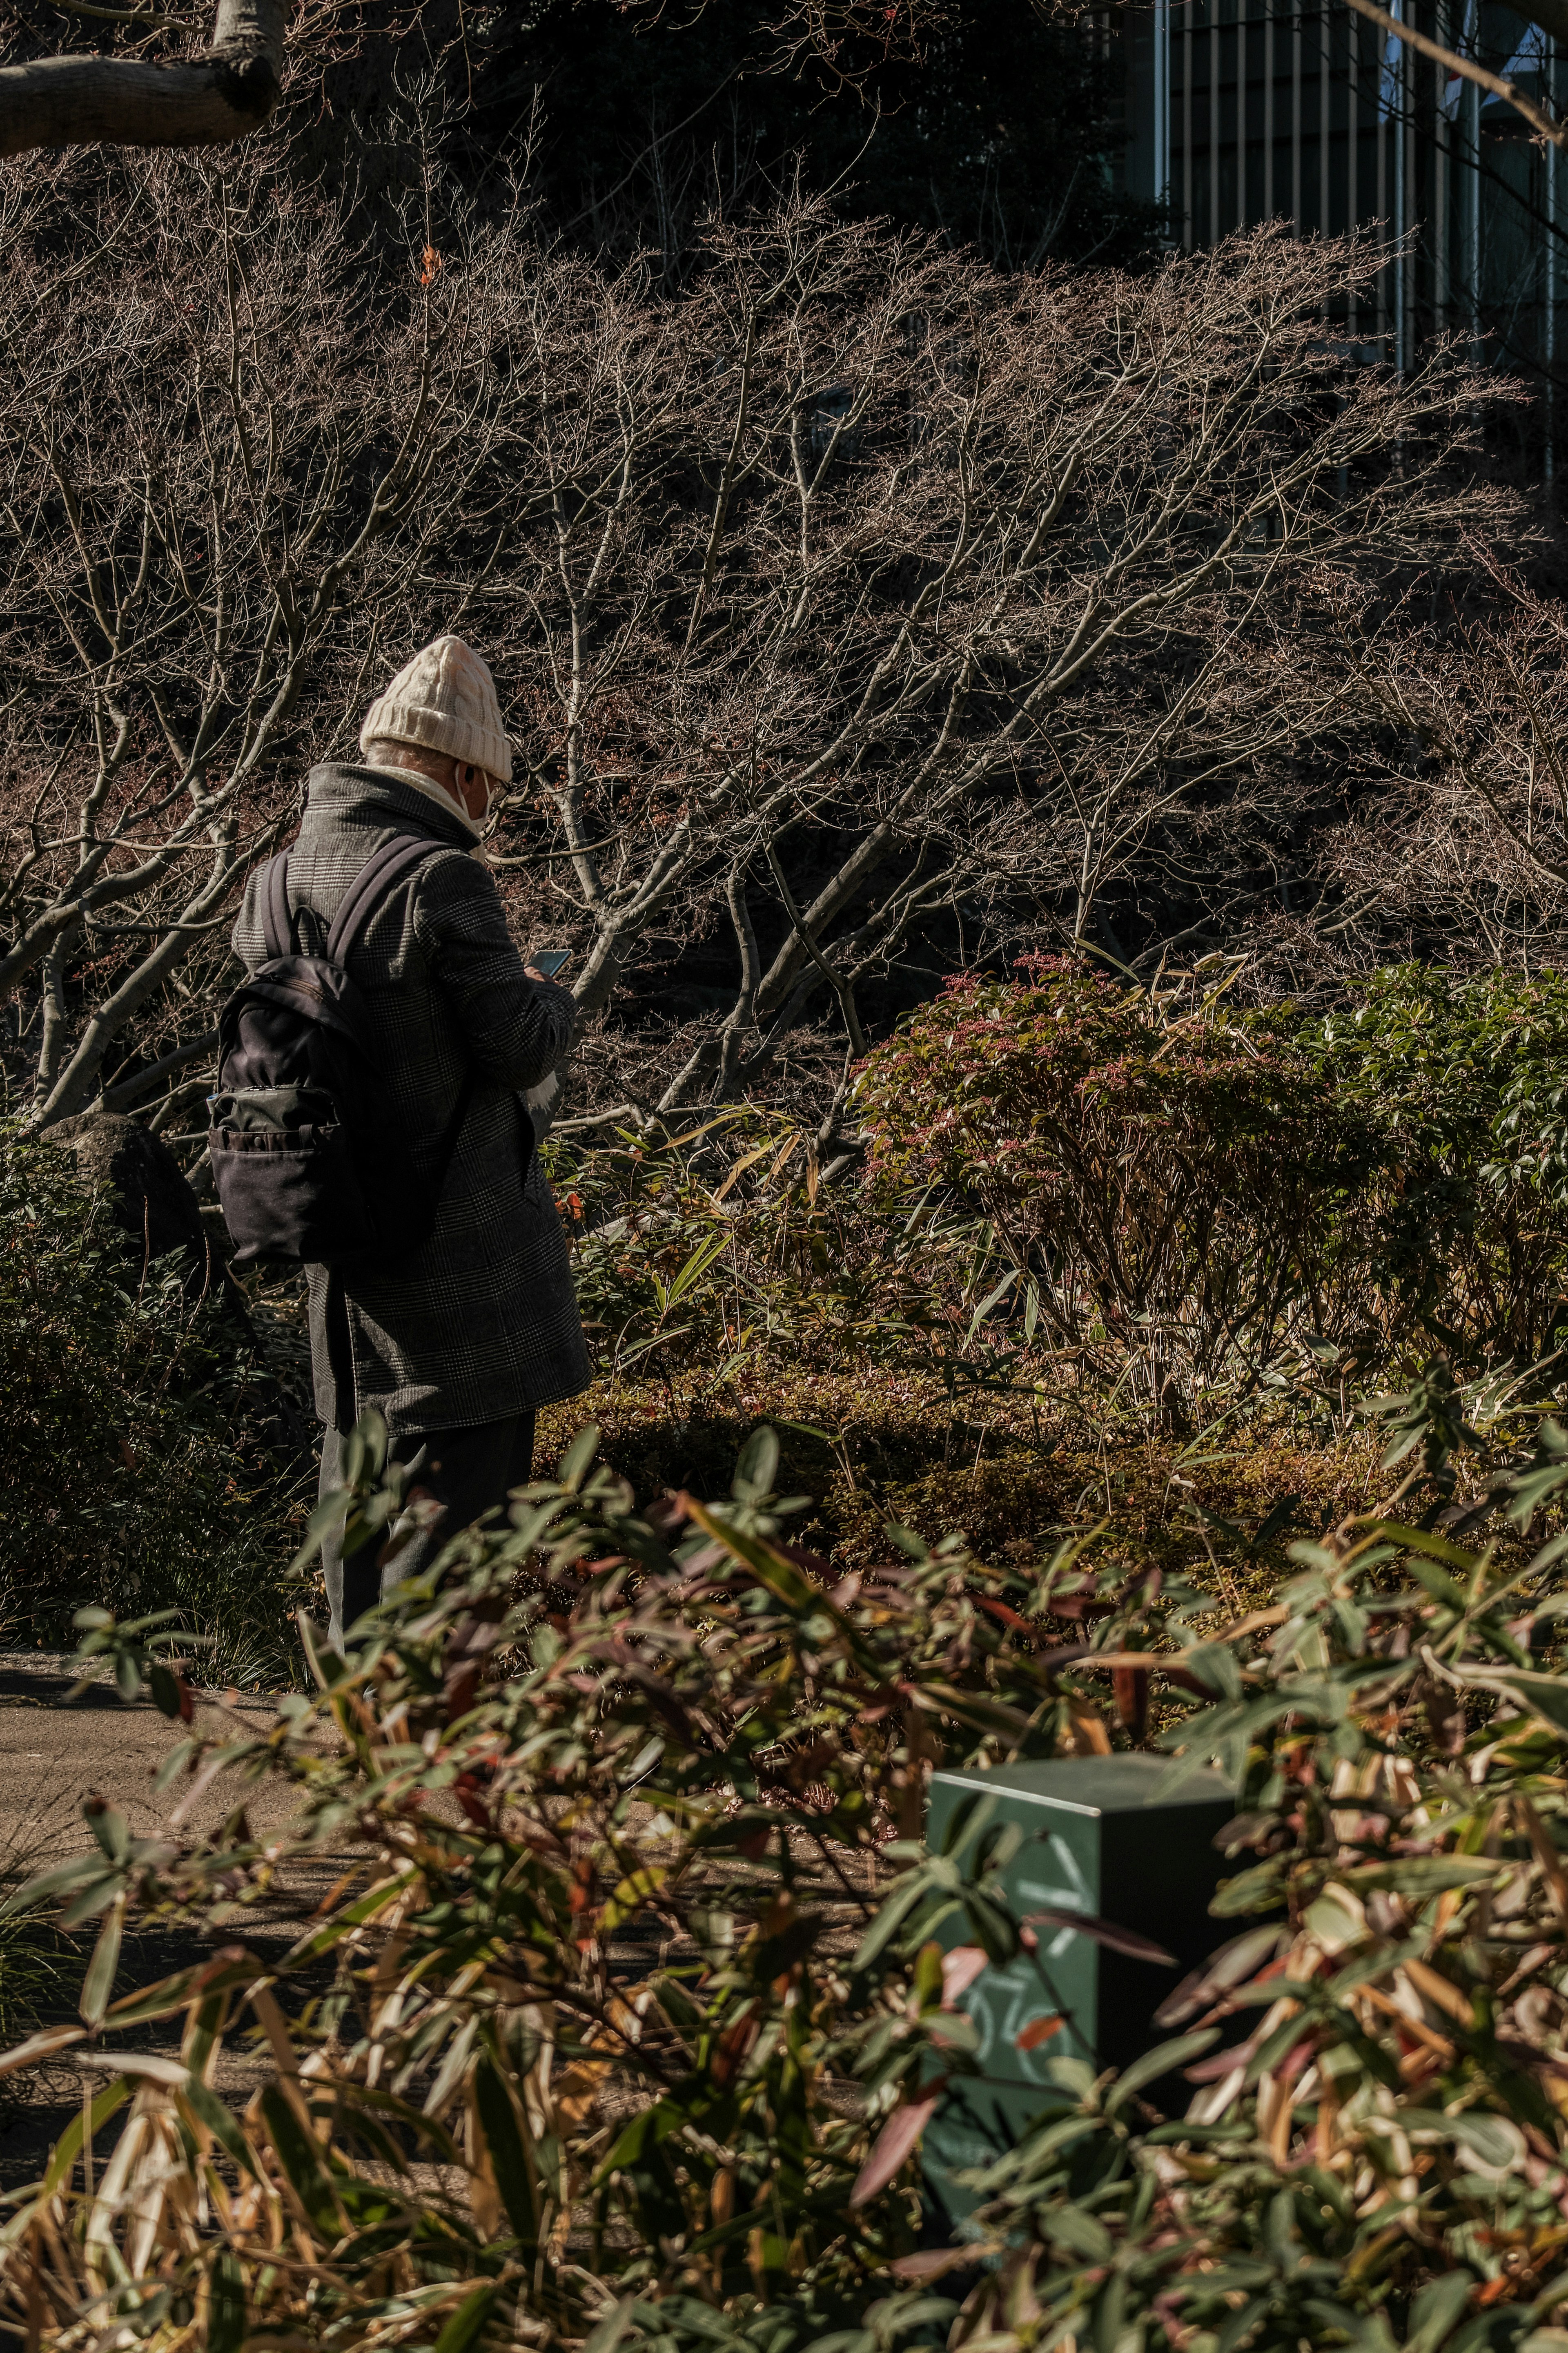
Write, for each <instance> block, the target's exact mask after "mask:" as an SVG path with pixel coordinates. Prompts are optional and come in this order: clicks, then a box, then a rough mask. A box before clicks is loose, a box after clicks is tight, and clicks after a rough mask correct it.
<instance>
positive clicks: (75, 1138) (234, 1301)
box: [46, 1111, 249, 1325]
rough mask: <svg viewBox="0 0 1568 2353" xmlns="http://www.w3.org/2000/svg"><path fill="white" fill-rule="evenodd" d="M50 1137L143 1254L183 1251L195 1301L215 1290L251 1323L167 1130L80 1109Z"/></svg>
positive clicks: (183, 1274)
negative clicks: (106, 1199) (67, 1150)
mask: <svg viewBox="0 0 1568 2353" xmlns="http://www.w3.org/2000/svg"><path fill="white" fill-rule="evenodd" d="M46 1136H47V1141H48V1142H49V1143H50V1144H63V1145H68V1146H69V1148H70V1150H71V1151H72V1152H74V1153H75V1155H76V1159H77V1166H78V1167H79V1170H80V1171H81V1175H82V1176H83V1178H84V1180H85V1181H86V1182H87V1184H89V1186H90V1187H92V1188H93V1189H94V1191H100V1190H101V1191H103V1192H105V1193H107V1194H108V1196H109V1198H110V1202H111V1204H112V1207H113V1213H114V1221H115V1223H116V1225H118V1226H119V1227H120V1229H121V1232H122V1233H123V1234H124V1236H125V1238H126V1240H127V1241H128V1242H129V1243H130V1245H131V1248H132V1252H133V1254H134V1255H135V1256H136V1257H138V1258H141V1259H143V1260H146V1261H152V1260H153V1259H160V1258H167V1257H169V1256H170V1254H171V1253H172V1252H174V1251H178V1252H179V1255H180V1260H181V1266H180V1280H181V1282H182V1284H183V1286H184V1293H185V1296H186V1298H187V1299H188V1300H190V1301H192V1302H193V1303H194V1302H195V1300H197V1299H199V1298H200V1297H201V1295H202V1293H203V1292H204V1291H209V1292H210V1291H216V1292H217V1293H219V1294H220V1295H221V1296H222V1297H223V1298H224V1300H225V1301H226V1303H228V1304H229V1305H230V1307H231V1312H232V1310H235V1309H237V1311H238V1314H239V1316H240V1317H241V1318H243V1320H244V1321H245V1323H246V1324H247V1325H248V1323H249V1317H248V1316H247V1315H246V1313H245V1303H244V1302H243V1300H240V1299H239V1298H237V1296H236V1295H235V1294H234V1292H233V1286H232V1285H231V1284H230V1283H229V1282H226V1279H225V1270H224V1265H223V1260H222V1258H221V1256H220V1254H219V1252H218V1251H217V1250H216V1249H215V1247H214V1246H213V1243H212V1242H211V1240H209V1239H208V1235H207V1231H206V1228H205V1224H204V1222H203V1219H202V1213H201V1210H200V1208H198V1206H197V1203H196V1197H195V1194H194V1193H193V1192H192V1190H191V1188H190V1186H189V1185H188V1184H187V1183H186V1181H185V1176H184V1170H183V1169H182V1168H181V1166H180V1164H179V1162H178V1161H177V1160H176V1159H175V1157H174V1154H173V1153H172V1152H171V1151H170V1149H169V1147H168V1145H166V1144H165V1143H164V1142H163V1138H162V1136H158V1135H153V1134H149V1133H148V1131H147V1129H146V1128H144V1127H139V1126H138V1125H137V1124H136V1122H135V1121H134V1120H133V1119H128V1118H126V1117H125V1115H124V1114H123V1113H120V1112H112V1111H83V1112H78V1113H77V1114H76V1115H75V1117H74V1118H72V1119H62V1120H58V1121H57V1122H56V1123H55V1124H54V1125H53V1126H52V1127H50V1128H48V1129H47V1130H46Z"/></svg>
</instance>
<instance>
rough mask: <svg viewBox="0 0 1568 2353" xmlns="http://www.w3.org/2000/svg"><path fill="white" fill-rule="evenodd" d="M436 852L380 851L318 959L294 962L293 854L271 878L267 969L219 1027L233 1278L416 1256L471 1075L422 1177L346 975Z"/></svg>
mask: <svg viewBox="0 0 1568 2353" xmlns="http://www.w3.org/2000/svg"><path fill="white" fill-rule="evenodd" d="M438 847H439V844H438V843H436V842H433V841H430V840H428V839H417V840H416V839H413V838H412V837H411V836H409V835H406V834H404V835H399V836H397V837H395V839H393V840H391V841H388V842H385V843H384V845H383V846H382V848H381V849H378V850H376V851H375V852H374V855H373V856H372V857H371V858H369V859H368V860H366V862H365V864H364V865H363V867H362V868H361V870H360V871H359V873H358V874H357V875H356V876H355V878H354V880H353V881H352V882H351V883H350V885H349V887H348V889H347V891H346V892H344V893H343V899H342V905H341V906H340V907H339V909H338V912H337V913H336V915H335V916H334V918H333V920H332V925H331V931H330V932H329V933H328V935H327V944H326V950H325V953H324V954H323V955H319V956H309V955H296V954H295V953H294V927H293V922H292V919H291V917H290V915H289V853H288V851H287V850H282V851H280V852H279V855H278V856H277V857H276V858H274V859H273V860H272V861H271V863H270V864H269V865H268V869H267V871H266V873H265V875H264V876H263V878H262V883H261V893H260V902H261V918H262V926H263V931H264V934H265V937H266V942H267V956H268V961H267V962H266V963H265V964H263V965H258V966H257V968H256V970H255V971H254V972H253V973H252V974H251V975H250V976H249V977H248V978H247V980H245V981H244V982H242V984H241V985H240V987H238V988H237V989H236V990H235V992H234V995H233V996H232V997H230V998H229V1000H228V1002H227V1004H226V1006H225V1007H224V1008H223V1012H222V1014H221V1016H220V1017H219V1021H218V1050H217V1092H216V1094H213V1095H210V1096H209V1097H208V1098H207V1102H208V1108H209V1113H210V1117H211V1126H210V1128H209V1131H208V1135H207V1152H208V1155H209V1156H210V1158H211V1161H212V1169H213V1177H214V1180H215V1182H216V1186H217V1197H218V1199H219V1201H220V1202H221V1203H222V1205H223V1214H224V1219H225V1222H226V1225H227V1227H228V1230H229V1234H230V1236H231V1238H232V1239H233V1240H234V1242H235V1243H236V1245H237V1249H236V1253H235V1258H234V1261H233V1262H234V1264H235V1265H236V1266H237V1267H247V1266H253V1265H255V1264H256V1263H257V1261H258V1260H262V1259H270V1260H281V1261H285V1262H288V1263H298V1262H300V1261H310V1263H312V1264H315V1265H322V1266H339V1267H345V1268H346V1267H349V1266H352V1265H353V1263H354V1262H355V1261H372V1260H374V1261H377V1262H380V1261H385V1260H389V1259H395V1258H399V1257H401V1256H403V1255H404V1254H405V1252H406V1251H408V1250H415V1249H417V1247H418V1245H419V1244H420V1243H421V1242H422V1241H424V1240H426V1237H427V1236H428V1234H429V1232H430V1229H431V1227H432V1226H433V1224H434V1223H435V1219H436V1210H437V1205H438V1203H439V1201H440V1198H441V1188H442V1187H443V1185H444V1184H445V1183H446V1179H447V1169H448V1167H449V1166H450V1165H451V1159H452V1155H453V1153H454V1151H455V1150H456V1149H457V1144H458V1135H459V1134H461V1132H462V1126H463V1122H464V1120H465V1119H466V1118H467V1116H468V1105H469V1103H471V1102H472V1100H473V1093H474V1085H475V1073H474V1071H473V1070H472V1068H471V1067H470V1069H469V1071H468V1076H467V1077H466V1078H465V1080H464V1082H463V1085H462V1090H461V1092H460V1093H459V1095H458V1104H457V1109H456V1110H455V1111H454V1112H453V1113H452V1117H451V1119H450V1121H449V1122H448V1124H447V1131H446V1134H444V1135H443V1137H442V1139H441V1143H440V1148H439V1150H438V1152H437V1155H436V1160H435V1166H434V1168H433V1171H432V1173H431V1174H430V1175H428V1176H423V1177H422V1176H420V1175H419V1174H418V1173H417V1171H416V1165H415V1160H414V1155H413V1154H412V1152H411V1151H410V1149H409V1143H408V1138H407V1137H406V1136H405V1134H403V1133H402V1132H401V1131H400V1130H399V1128H398V1126H397V1124H396V1123H395V1120H394V1119H393V1118H392V1116H391V1115H390V1108H389V1103H388V1096H387V1090H386V1087H385V1084H384V1081H383V1079H382V1077H381V1074H380V1072H379V1071H377V1069H376V1066H375V1061H374V1056H373V1055H372V1053H371V1050H370V1042H369V1024H368V1021H367V1018H366V1013H365V1005H364V1000H363V997H362V996H361V995H360V992H359V990H358V989H357V988H356V987H355V986H354V983H353V979H352V978H351V977H350V976H349V973H348V971H347V969H346V966H347V965H348V961H349V958H350V956H351V955H353V949H354V947H355V945H356V944H357V942H358V940H359V938H360V936H361V934H363V931H364V928H365V925H366V924H367V923H369V921H370V918H371V917H372V915H373V914H374V913H375V911H376V908H377V907H378V906H379V905H380V904H381V902H382V901H383V900H384V898H385V897H386V896H387V894H388V892H390V891H391V890H392V888H393V886H394V885H395V883H396V882H398V881H401V879H402V878H403V876H404V875H405V874H406V873H407V872H408V871H409V869H410V868H411V867H413V866H416V865H418V863H419V861H420V860H421V859H424V858H426V857H427V856H428V855H429V854H430V852H431V851H432V850H433V849H437V848H438Z"/></svg>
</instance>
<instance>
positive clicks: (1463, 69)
mask: <svg viewBox="0 0 1568 2353" xmlns="http://www.w3.org/2000/svg"><path fill="white" fill-rule="evenodd" d="M1547 4H1548V0H1542V5H1547ZM1345 5H1346V7H1347V8H1353V9H1354V10H1355V12H1356V15H1357V16H1364V17H1365V18H1366V21H1367V23H1368V24H1369V25H1379V26H1382V28H1383V30H1384V32H1385V33H1387V34H1390V35H1391V36H1392V37H1394V39H1395V40H1400V41H1408V42H1409V44H1410V46H1411V47H1412V48H1413V49H1414V50H1415V52H1416V54H1417V55H1418V56H1419V57H1423V58H1432V59H1433V61H1434V63H1435V64H1437V65H1440V66H1447V69H1448V71H1449V72H1450V73H1454V74H1462V75H1463V76H1464V79H1466V81H1473V82H1474V83H1476V84H1477V86H1478V88H1479V89H1481V90H1490V91H1491V93H1492V96H1493V97H1494V98H1504V99H1506V100H1508V102H1509V104H1510V106H1512V107H1515V108H1517V109H1518V111H1519V112H1520V113H1521V114H1522V115H1523V117H1524V119H1525V121H1527V122H1528V123H1529V124H1530V125H1531V129H1532V130H1534V131H1537V132H1539V133H1540V135H1541V137H1542V139H1549V140H1550V141H1551V142H1552V145H1553V147H1568V123H1562V122H1553V121H1552V117H1551V116H1550V115H1549V114H1545V113H1543V112H1542V110H1541V108H1540V107H1539V106H1537V105H1536V103H1535V101H1534V100H1533V99H1529V98H1526V96H1525V94H1524V92H1523V91H1522V90H1521V89H1520V87H1519V85H1518V83H1517V82H1511V81H1505V80H1504V79H1503V77H1502V75H1501V74H1495V73H1492V72H1490V71H1489V69H1487V67H1485V66H1482V65H1478V64H1477V63H1476V60H1475V59H1474V58H1462V57H1461V56H1460V55H1459V53H1458V49H1446V48H1445V47H1443V44H1442V42H1441V41H1434V40H1432V39H1430V38H1429V37H1428V36H1427V35H1426V34H1425V33H1419V32H1417V31H1416V29H1415V26H1414V25H1406V24H1405V23H1404V22H1403V20H1402V19H1401V18H1400V17H1398V16H1390V15H1389V13H1388V11H1387V9H1386V8H1380V7H1378V6H1377V5H1376V0H1345ZM1518 13H1519V14H1520V15H1521V16H1523V15H1524V13H1525V12H1524V11H1523V9H1521V10H1520V11H1519V12H1518ZM1552 15H1553V16H1558V17H1560V18H1561V20H1562V22H1561V29H1562V30H1563V31H1565V32H1568V10H1562V9H1556V8H1553V9H1552ZM1531 20H1532V21H1534V22H1536V23H1541V22H1542V21H1543V20H1542V16H1541V7H1540V5H1534V0H1532V7H1531ZM1546 29H1547V30H1548V31H1549V32H1556V31H1557V30H1559V29H1560V27H1559V26H1554V25H1547V26H1546Z"/></svg>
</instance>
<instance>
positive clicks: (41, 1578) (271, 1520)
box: [0, 1129, 301, 1681]
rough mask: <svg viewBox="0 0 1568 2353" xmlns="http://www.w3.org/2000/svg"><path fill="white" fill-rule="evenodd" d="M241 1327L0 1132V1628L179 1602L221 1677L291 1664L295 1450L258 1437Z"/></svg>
mask: <svg viewBox="0 0 1568 2353" xmlns="http://www.w3.org/2000/svg"><path fill="white" fill-rule="evenodd" d="M257 1384H258V1367H257V1366H255V1364H254V1363H253V1362H251V1361H250V1360H249V1358H248V1355H247V1349H246V1346H245V1344H244V1342H243V1339H242V1338H241V1336H240V1335H239V1334H238V1332H237V1328H236V1326H235V1325H234V1324H230V1323H228V1322H226V1320H225V1319H224V1318H223V1316H222V1315H221V1314H220V1311H219V1307H218V1304H217V1303H216V1301H215V1300H213V1299H210V1298H209V1299H205V1300H204V1301H202V1302H201V1303H199V1304H197V1305H195V1306H194V1307H193V1306H192V1305H190V1304H189V1303H187V1301H186V1299H185V1296H184V1290H183V1288H182V1285H181V1280H180V1269H179V1265H178V1262H177V1261H175V1260H172V1259H170V1260H163V1261H154V1262H153V1263H152V1264H151V1265H143V1264H142V1263H141V1261H140V1260H139V1259H138V1258H137V1257H136V1256H135V1254H134V1253H133V1252H132V1250H130V1249H129V1247H128V1245H127V1244H126V1241H125V1240H124V1238H123V1236H122V1235H121V1232H120V1230H119V1229H118V1228H117V1227H116V1226H115V1225H114V1224H113V1222H112V1219H110V1215H109V1211H108V1208H107V1204H106V1203H105V1202H103V1201H102V1200H101V1199H99V1198H94V1197H93V1196H91V1195H90V1194H89V1192H88V1191H87V1190H86V1189H85V1188H84V1187H83V1186H82V1184H81V1182H80V1180H79V1177H78V1175H77V1171H76V1166H75V1163H74V1161H73V1160H72V1158H71V1156H70V1155H68V1153H66V1152H63V1151H60V1150H58V1149H56V1148H54V1147H52V1146H51V1145H48V1144H47V1142H36V1141H31V1140H28V1139H27V1138H26V1137H25V1136H23V1135H22V1134H19V1133H18V1132H17V1131H16V1130H15V1129H11V1130H9V1131H7V1132H5V1134H3V1135H0V1465H3V1468H4V1477H3V1480H0V1626H3V1627H4V1629H5V1640H6V1641H9V1642H10V1643H11V1644H13V1646H16V1647H26V1648H32V1647H34V1646H36V1645H39V1644H41V1645H44V1646H46V1647H47V1646H51V1645H55V1646H59V1645H64V1646H67V1647H68V1644H69V1642H70V1640H71V1624H72V1618H73V1614H74V1612H75V1611H76V1610H77V1609H79V1608H81V1607H83V1606H85V1605H88V1604H99V1605H104V1604H107V1605H109V1606H110V1607H112V1608H114V1609H118V1610H121V1611H125V1610H131V1611H132V1612H135V1611H140V1610H149V1609H164V1608H174V1609H178V1610H179V1611H180V1612H181V1615H182V1618H183V1620H184V1623H185V1625H186V1626H187V1627H188V1628H189V1629H190V1630H191V1631H192V1632H194V1633H204V1634H206V1635H209V1636H212V1637H215V1638H216V1639H217V1641H218V1644H219V1647H218V1650H217V1651H216V1653H215V1658H214V1662H213V1663H214V1666H215V1669H216V1672H219V1673H221V1674H222V1675H223V1676H224V1677H225V1678H226V1679H234V1680H244V1681H254V1680H256V1679H257V1678H258V1676H261V1675H268V1676H274V1677H276V1676H279V1675H283V1674H285V1673H286V1666H285V1662H286V1659H287V1656H288V1650H289V1644H288V1641H287V1638H286V1630H285V1621H284V1614H283V1613H284V1601H283V1596H282V1592H281V1588H280V1585H279V1568H280V1565H281V1557H282V1555H283V1553H284V1551H285V1549H286V1546H287V1541H288V1537H287V1529H288V1522H289V1510H290V1503H291V1495H292V1492H293V1491H294V1490H295V1489H297V1488H298V1486H299V1485H300V1477H301V1473H300V1468H299V1466H289V1465H288V1464H286V1463H284V1462H283V1461H280V1460H279V1458H278V1456H277V1455H276V1454H275V1453H274V1452H272V1451H269V1450H268V1447H267V1445H266V1444H265V1443H264V1441H263V1435H262V1433H263V1431H264V1426H265V1423H266V1420H267V1415H266V1412H265V1409H264V1408H263V1406H262V1403H261V1400H260V1398H259V1396H258V1385H257Z"/></svg>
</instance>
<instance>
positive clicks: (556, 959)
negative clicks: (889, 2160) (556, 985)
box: [527, 948, 572, 980]
mask: <svg viewBox="0 0 1568 2353" xmlns="http://www.w3.org/2000/svg"><path fill="white" fill-rule="evenodd" d="M527 961H528V962H529V963H530V964H531V965H532V966H533V969H534V971H535V972H542V974H543V975H544V977H545V979H546V980H553V979H554V977H555V976H556V974H557V973H558V972H559V971H560V970H561V969H562V967H563V965H569V964H570V963H571V961H572V951H571V949H570V948H541V949H539V951H538V952H537V954H536V955H531V956H530V957H529V958H528V959H527Z"/></svg>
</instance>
